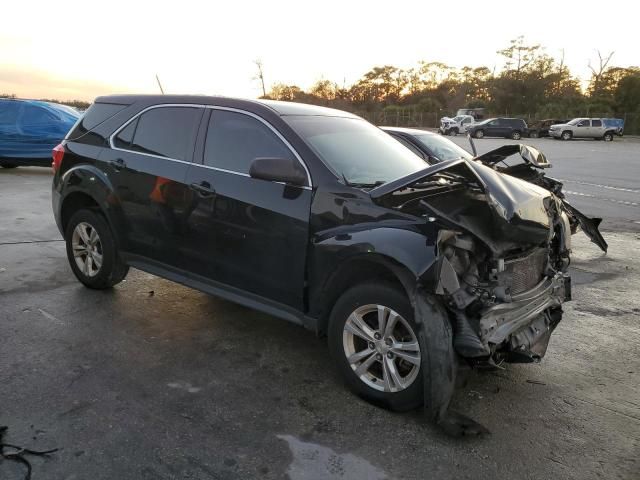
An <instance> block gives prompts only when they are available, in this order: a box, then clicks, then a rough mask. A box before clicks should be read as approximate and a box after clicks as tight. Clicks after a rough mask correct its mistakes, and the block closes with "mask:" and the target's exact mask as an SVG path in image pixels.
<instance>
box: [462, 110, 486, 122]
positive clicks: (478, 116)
mask: <svg viewBox="0 0 640 480" xmlns="http://www.w3.org/2000/svg"><path fill="white" fill-rule="evenodd" d="M460 115H471V116H472V117H473V118H474V119H475V120H476V121H479V120H483V119H484V117H485V109H484V108H460V109H458V111H457V112H456V116H460Z"/></svg>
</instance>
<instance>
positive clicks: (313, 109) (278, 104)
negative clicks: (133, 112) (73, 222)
mask: <svg viewBox="0 0 640 480" xmlns="http://www.w3.org/2000/svg"><path fill="white" fill-rule="evenodd" d="M95 101H96V102H97V103H116V104H122V105H131V104H132V103H135V102H137V101H143V102H145V103H148V104H163V103H176V104H185V103H186V104H189V103H193V104H198V105H222V106H228V105H232V104H233V105H234V106H237V107H242V106H243V105H244V106H245V107H248V106H254V107H255V106H257V105H259V106H263V107H267V108H269V109H270V110H272V111H274V112H275V113H277V114H278V115H281V116H286V115H315V116H323V117H350V118H359V117H357V116H356V115H353V114H351V113H348V112H344V111H342V110H336V109H334V108H327V107H320V106H317V105H309V104H306V103H296V102H282V101H277V100H263V99H259V100H254V99H246V98H232V97H222V96H209V95H106V96H102V97H98V98H96V100H95Z"/></svg>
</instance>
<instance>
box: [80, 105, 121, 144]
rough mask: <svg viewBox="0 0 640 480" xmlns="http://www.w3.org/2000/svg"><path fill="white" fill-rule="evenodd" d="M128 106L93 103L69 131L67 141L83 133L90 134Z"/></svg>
mask: <svg viewBox="0 0 640 480" xmlns="http://www.w3.org/2000/svg"><path fill="white" fill-rule="evenodd" d="M126 107H128V105H119V104H116V103H94V104H93V105H91V106H90V107H89V109H88V110H87V111H86V112H85V114H84V115H83V116H82V117H81V119H80V120H79V121H78V123H77V124H76V126H75V128H74V129H73V130H71V132H70V133H69V135H68V137H67V138H68V139H69V140H75V139H77V138H80V137H81V136H83V135H84V134H85V133H87V132H90V131H91V130H93V129H94V128H96V127H97V126H98V125H100V124H101V123H104V122H106V121H107V120H109V119H110V118H111V117H113V116H114V115H115V114H116V113H118V112H120V111H122V110H124V109H125V108H126Z"/></svg>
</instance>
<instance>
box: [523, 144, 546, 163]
mask: <svg viewBox="0 0 640 480" xmlns="http://www.w3.org/2000/svg"><path fill="white" fill-rule="evenodd" d="M520 156H521V157H522V158H523V159H524V160H526V161H527V162H529V163H530V164H531V165H533V166H535V167H538V168H550V167H551V164H550V163H549V160H547V157H545V156H544V153H542V152H541V151H540V150H538V149H537V148H533V147H530V146H529V145H520Z"/></svg>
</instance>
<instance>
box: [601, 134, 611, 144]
mask: <svg viewBox="0 0 640 480" xmlns="http://www.w3.org/2000/svg"><path fill="white" fill-rule="evenodd" d="M602 139H603V140H604V141H605V142H613V133H611V132H607V133H605V134H604V136H603V137H602Z"/></svg>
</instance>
